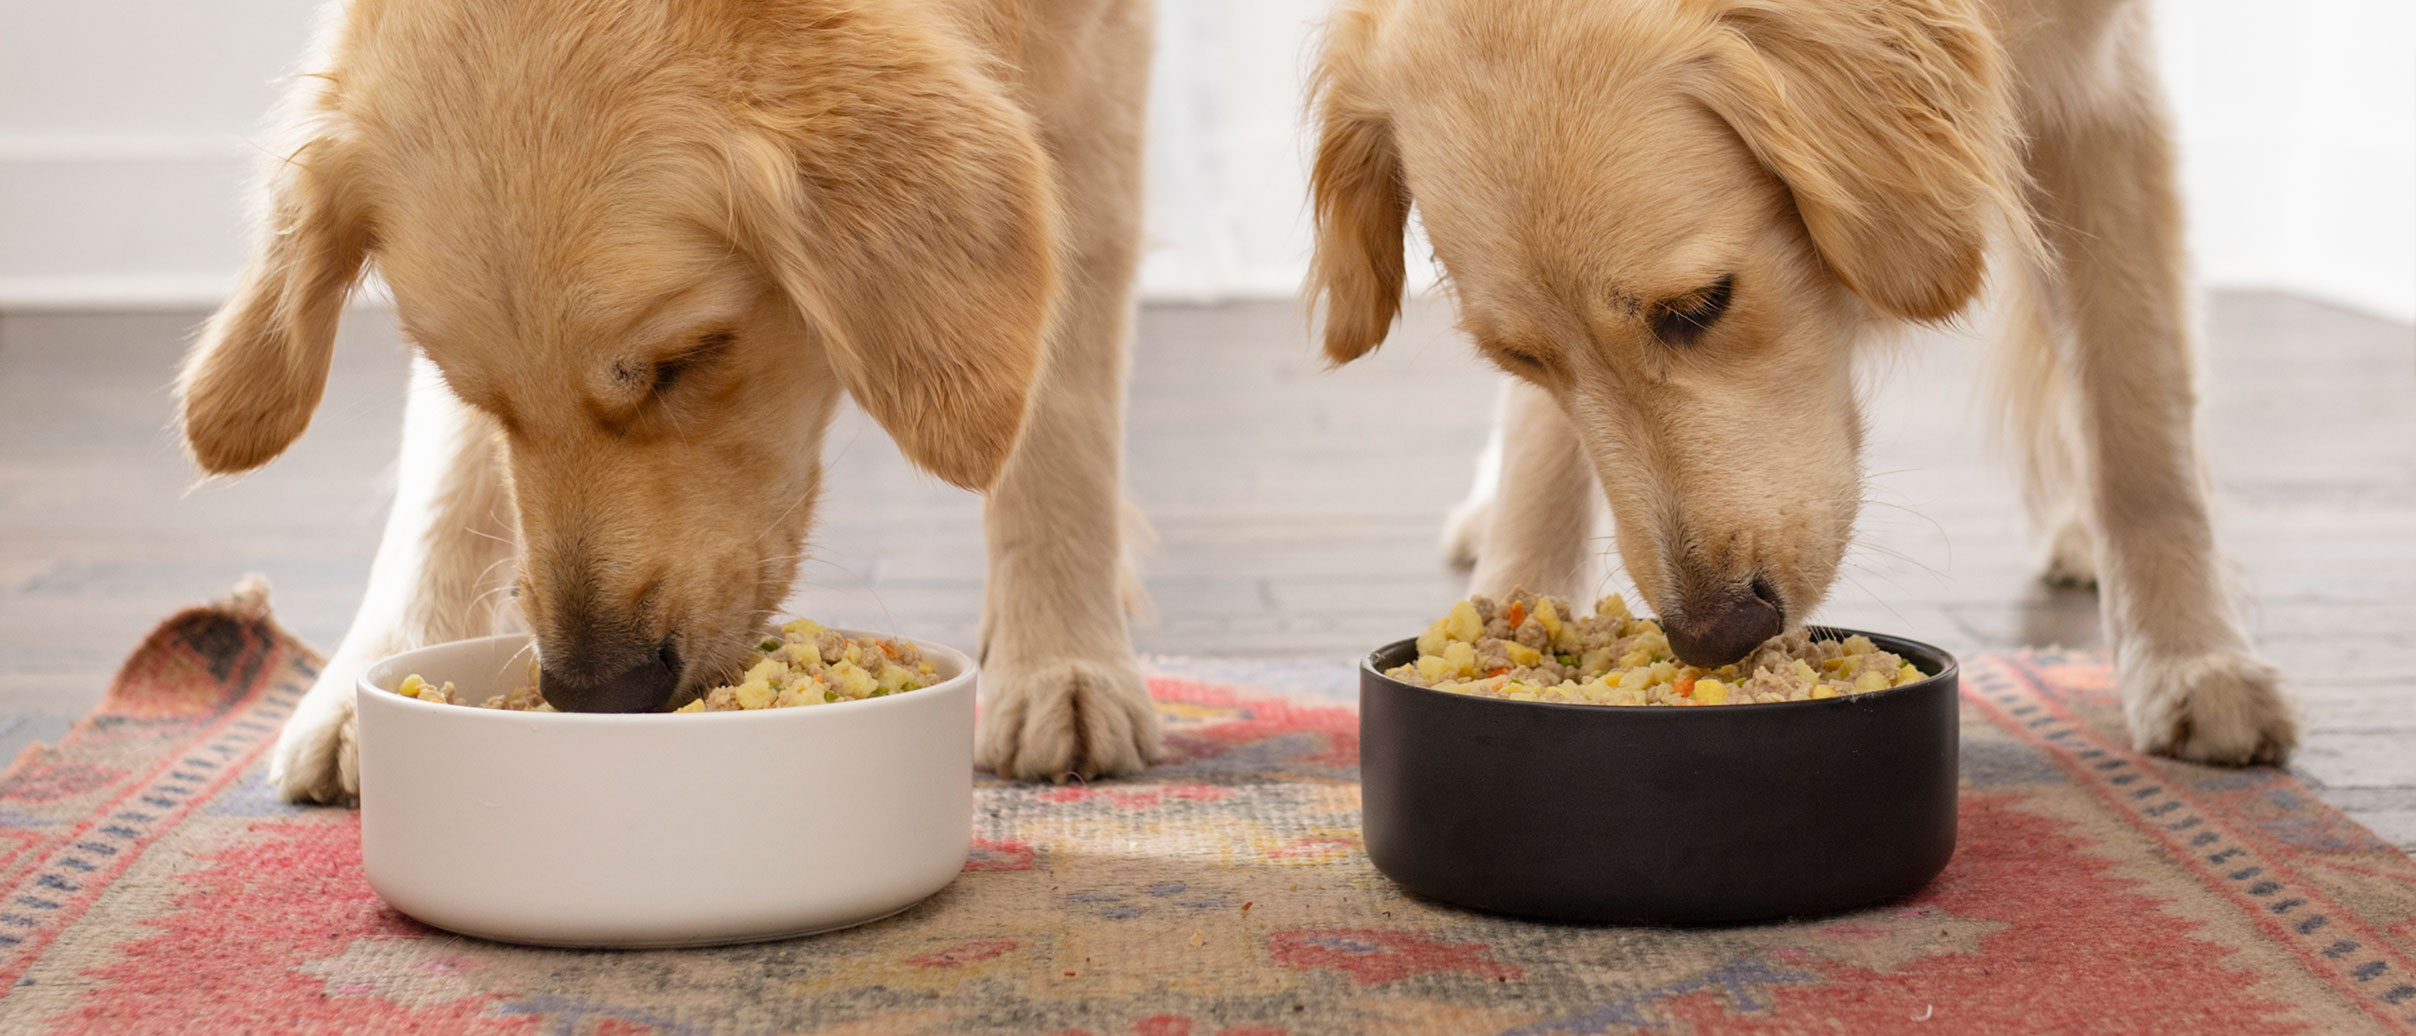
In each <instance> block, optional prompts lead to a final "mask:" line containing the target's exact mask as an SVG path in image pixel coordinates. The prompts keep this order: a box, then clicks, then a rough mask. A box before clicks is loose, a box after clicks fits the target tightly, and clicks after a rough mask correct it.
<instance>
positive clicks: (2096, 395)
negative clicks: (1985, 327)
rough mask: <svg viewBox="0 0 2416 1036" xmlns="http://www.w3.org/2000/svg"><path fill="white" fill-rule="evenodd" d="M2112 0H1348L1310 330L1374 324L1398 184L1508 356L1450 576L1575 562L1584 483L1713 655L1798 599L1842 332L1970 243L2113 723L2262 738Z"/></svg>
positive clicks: (2145, 100) (1468, 321)
mask: <svg viewBox="0 0 2416 1036" xmlns="http://www.w3.org/2000/svg"><path fill="white" fill-rule="evenodd" d="M2147 17H2148V11H2147V10H2146V4H2145V3H2144V2H2142V0H1620V2H1599V0H1346V2H1345V3H1344V4H1343V6H1342V7H1341V9H1340V10H1339V11H1338V13H1337V14H1336V15H1335V17H1334V20H1333V23H1332V25H1331V27H1330V31H1329V34H1328V38H1327V41H1326V44H1325V48H1324V52H1323V54H1322V57H1321V59H1320V63H1319V66H1318V69H1317V75H1316V80H1315V97H1314V99H1313V103H1314V109H1315V117H1316V120H1317V122H1318V134H1319V140H1318V146H1317V151H1316V162H1315V169H1314V172H1313V176H1312V180H1313V183H1312V188H1313V192H1314V196H1315V199H1314V201H1315V211H1316V221H1317V252H1316V261H1315V266H1314V272H1313V273H1312V277H1311V283H1310V290H1311V291H1312V293H1313V294H1314V295H1315V296H1317V297H1318V298H1320V299H1321V300H1322V305H1323V312H1324V328H1325V332H1324V344H1325V351H1326V353H1327V355H1328V356H1329V357H1330V358H1331V359H1332V360H1333V361H1334V362H1337V363H1340V362H1344V361H1348V360H1351V359H1354V358H1356V357H1358V356H1360V355H1362V354H1365V353H1366V352H1368V351H1369V350H1371V349H1374V348H1375V347H1376V346H1377V344H1378V343H1379V342H1381V341H1382V340H1383V339H1384V336H1385V334H1386V331H1387V329H1388V327H1389V326H1390V325H1391V323H1392V321H1393V318H1394V316H1395V314H1396V311H1397V309H1398V306H1399V301H1400V295H1401V290H1402V280H1403V233H1404V230H1405V227H1406V221H1407V219H1408V217H1409V214H1410V211H1411V208H1412V206H1413V205H1414V206H1415V207H1416V209H1417V211H1418V212H1419V214H1420V217H1421V220H1422V222H1423V224H1424V227H1425V230H1426V233H1427V236H1428V238H1429V239H1430V240H1431V241H1432V243H1433V246H1434V254H1435V256H1436V258H1437V260H1439V262H1440V263H1441V265H1442V267H1443V269H1444V271H1445V272H1446V275H1447V281H1448V284H1449V287H1450V290H1451V293H1452V295H1453V297H1454V298H1455V299H1456V302H1457V305H1458V310H1459V318H1460V324H1461V326H1462V328H1463V329H1464V330H1465V331H1466V332H1467V334H1468V335H1469V336H1470V337H1471V338H1472V339H1473V340H1474V341H1475V343H1476V346H1477V348H1478V349H1479V350H1480V351H1482V352H1483V354H1484V355H1485V356H1487V357H1488V358H1490V359H1492V360H1493V361H1494V362H1495V363H1496V364H1498V365H1499V366H1500V367H1501V368H1502V369H1503V370H1505V371H1507V372H1509V373H1510V374H1511V375H1513V376H1514V379H1515V380H1513V381H1512V382H1511V386H1512V387H1511V388H1509V389H1508V390H1507V391H1506V392H1505V395H1504V404H1503V417H1502V420H1503V428H1502V430H1501V431H1502V435H1501V437H1500V441H1501V442H1502V444H1503V449H1502V456H1501V458H1500V462H1499V469H1498V471H1499V484H1498V489H1495V490H1492V491H1491V492H1490V503H1489V504H1485V503H1482V502H1480V504H1479V506H1474V507H1464V508H1463V510H1462V512H1461V515H1460V518H1461V522H1460V527H1459V528H1458V529H1456V530H1454V532H1453V536H1454V537H1455V538H1457V539H1459V540H1461V541H1462V542H1463V543H1464V544H1465V545H1466V546H1467V547H1468V549H1469V550H1470V552H1472V553H1474V554H1475V556H1476V558H1477V570H1476V572H1475V574H1474V588H1475V589H1476V590H1479V591H1488V592H1498V591H1500V590H1503V589H1506V588H1508V587H1510V586H1511V585H1513V584H1521V583H1523V584H1525V585H1526V586H1528V587H1533V588H1539V589H1549V590H1553V591H1556V592H1566V591H1568V590H1570V589H1573V588H1574V586H1573V584H1574V582H1575V581H1576V579H1577V578H1578V576H1577V574H1578V572H1579V571H1580V569H1581V567H1582V565H1583V562H1584V560H1585V557H1584V551H1585V537H1586V534H1587V530H1588V527H1589V524H1590V522H1591V519H1592V514H1593V513H1594V505H1593V500H1595V499H1601V498H1604V497H1607V499H1608V502H1609V506H1610V511H1611V513H1612V515H1613V517H1614V519H1615V521H1616V524H1617V530H1618V544H1619V556H1620V558H1621V559H1622V560H1623V561H1624V562H1625V564H1626V568H1627V571H1628V573H1629V574H1630V575H1631V576H1632V577H1633V578H1634V579H1635V581H1636V583H1637V586H1638V588H1639V589H1640V590H1642V592H1643V593H1644V596H1645V597H1646V598H1647V599H1649V600H1650V601H1651V603H1652V605H1653V606H1654V608H1655V610H1657V611H1658V612H1659V613H1660V614H1661V616H1662V617H1663V619H1664V620H1665V621H1666V622H1667V624H1668V627H1669V631H1670V640H1671V643H1672V644H1673V645H1674V646H1675V647H1676V649H1677V651H1678V653H1679V654H1680V655H1681V656H1683V657H1684V658H1686V659H1687V660H1688V661H1692V662H1696V663H1698V664H1704V665H1715V664H1720V663H1725V662H1728V661H1732V660H1734V659H1736V658H1738V657H1741V656H1742V655H1744V654H1745V653H1746V652H1747V651H1748V650H1750V649H1751V648H1752V647H1754V645H1756V644H1757V643H1759V642H1760V641H1761V640H1762V639H1764V638H1765V637H1768V636H1769V635H1771V634H1773V633H1777V632H1779V631H1780V630H1781V629H1782V628H1784V627H1785V626H1787V625H1789V624H1797V623H1801V622H1802V621H1803V619H1804V617H1805V616H1806V615H1808V614H1809V613H1811V611H1812V610H1813V608H1814V607H1815V606H1817V605H1818V604H1819V603H1820V601H1821V599H1822V597H1823V596H1824V595H1825V594H1826V593H1827V591H1828V588H1829V585H1830V581H1831V580H1832V578H1834V576H1835V574H1836V571H1837V566H1838V561H1839V558H1840V556H1841V554H1842V553H1843V552H1844V550H1845V547H1846V544H1847V540H1848V538H1849V537H1850V536H1851V535H1852V533H1853V529H1854V522H1855V512H1856V508H1857V504H1858V501H1859V499H1860V495H1861V494H1860V479H1861V469H1860V463H1859V453H1860V447H1861V441H1862V424H1861V419H1860V417H1859V415H1858V413H1857V410H1856V406H1855V400H1854V394H1853V388H1852V383H1851V367H1852V363H1853V359H1854V355H1855V352H1856V350H1857V348H1858V347H1860V346H1862V345H1863V344H1864V343H1866V342H1867V341H1869V340H1870V339H1872V338H1874V337H1875V336H1877V335H1878V334H1879V333H1880V332H1882V331H1884V330H1885V329H1887V328H1888V327H1889V326H1890V325H1893V324H1899V323H1901V322H1906V321H1938V320H1944V319H1947V318H1949V317H1952V316H1953V315H1955V314H1957V313H1959V312H1961V311H1963V310H1964V309H1965V308H1966V307H1967V306H1968V305H1970V304H1971V303H1972V301H1973V299H1974V298H1975V297H1976V296H1977V295H1979V294H1980V292H1981V289H1982V286H1983V282H1984V281H1986V280H1990V279H1993V280H1994V281H1995V282H1996V284H1997V286H1998V288H1999V289H2000V291H2001V293H2002V295H2003V296H2004V299H2003V301H2004V303H2005V305H2004V307H2003V308H2004V310H2005V313H2006V317H2005V319H2006V321H2007V328H2006V331H2005V333H2004V334H2003V335H2002V361H2001V363H2000V367H2001V368H2002V370H2003V372H2004V374H2005V376H2004V377H2003V378H2002V379H2001V381H2000V383H1999V384H1998V385H1997V392H1998V395H1999V396H2000V398H2001V399H2002V401H2003V406H2004V409H2005V411H2006V414H2007V418H2008V424H2009V425H2010V426H2011V428H2012V429H2013V430H2014V432H2015V433H2016V438H2017V440H2018V441H2019V443H2020V444H2021V445H2022V446H2023V447H2024V450H2023V455H2024V472H2025V476H2026V477H2025V499H2026V502H2027V505H2028V510H2029V514H2030V517H2031V519H2032V520H2033V523H2034V525H2035V526H2036V528H2037V530H2038V531H2039V532H2040V533H2041V535H2042V536H2043V538H2044V540H2045V542H2046V543H2047V545H2048V550H2047V559H2048V560H2047V574H2048V575H2049V577H2050V578H2055V579H2062V580H2077V581H2087V580H2091V579H2094V580H2095V581H2096V582H2097V583H2098V585H2099V587H2100V589H2101V591H2102V594H2103V603H2104V614H2105V620H2106V624H2107V628H2108V632H2109V639H2110V642H2111V643H2112V644H2113V646H2114V651H2115V658H2116V664H2117V669H2118V676H2119V679H2120V682H2121V685H2122V688H2123V694H2124V701H2125V706H2126V710H2125V711H2126V713H2127V715H2128V718H2129V721H2130V726H2131V731H2132V735H2133V737H2134V739H2135V740H2136V741H2137V742H2138V744H2139V745H2140V746H2141V747H2142V748H2145V749H2150V750H2154V751H2158V752H2165V753H2169V754H2172V755H2176V756H2180V757H2182V758H2187V759H2196V760H2204V761H2209V762H2220V763H2249V762H2271V761H2277V760H2279V759H2281V758H2283V757H2284V756H2285V755H2286V754H2287V753H2288V752H2289V750H2290V748H2291V747H2292V745H2293V743H2294V741H2295V730H2294V724H2293V720H2292V716H2291V712H2290V710H2289V708H2288V707H2287V705H2286V703H2285V701H2284V699H2283V697H2282V695H2281V694H2280V692H2279V690H2278V687H2277V684H2278V681H2277V677H2276V674H2275V672H2274V670H2273V669H2272V668H2270V667H2268V666H2266V665H2265V664H2263V663H2262V662H2259V661H2258V660H2257V659H2256V658H2255V656H2254V655H2253V654H2252V653H2251V652H2250V649H2249V645H2248V642H2247V639H2246V638H2245V637H2244V636H2243V634H2242V632H2241V628H2240V625H2239V622H2238V620H2237V618H2236V617H2235V616H2234V615H2233V613H2232V607H2231V602H2230V599H2229V594H2228V592H2227V588H2226V587H2225V585H2224V580H2223V578H2222V576H2221V574H2220V568H2219V563H2218V557H2217V552H2216V549H2215V544H2214V541H2213V536H2212V534H2211V532H2210V529H2209V523H2208V519H2207V505H2206V491H2205V487H2204V485H2203V479H2202V476H2201V474H2200V466H2199V457H2198V449H2197V440H2196V437H2195V435H2194V434H2193V432H2192V427H2191V420H2192V411H2193V409H2194V406H2195V400H2194V395H2193V389H2192V384H2191V381H2192V373H2191V372H2192V361H2191V351H2192V350H2191V338H2192V335H2193V331H2192V328H2191V313H2190V307H2189V304H2188V301H2187V285H2186V275H2185V270H2184V262H2183V251H2182V240H2181V231H2182V227H2181V218H2180V206H2179V204H2178V203H2177V200H2176V198H2175V194H2174V183H2173V158H2172V145H2171V141H2170V139H2169V134H2168V130H2167V123H2166V116H2165V113H2164V102H2163V99H2162V95H2161V92H2160V89H2159V86H2158V84H2157V82H2156V79H2155V75H2154V73H2153V70H2152V69H2151V68H2150V66H2149V63H2148V58H2149V55H2150V52H2151V50H2152V46H2151V40H2150V38H2149V34H2148V25H2147ZM2034 228H2035V229H2034ZM1991 255H1994V256H1995V257H1996V262H1995V265H1994V268H1993V271H1992V269H1991V265H1990V262H1989V259H1990V256H1991ZM1992 272H1993V274H1994V276H1993V278H1991V277H1990V276H1989V275H1990V274H1991V273H1992ZM1598 490H1599V492H1600V494H1601V496H1600V497H1597V496H1596V493H1597V491H1598ZM1484 491H1485V490H1483V489H1482V488H1481V489H1480V492H1484Z"/></svg>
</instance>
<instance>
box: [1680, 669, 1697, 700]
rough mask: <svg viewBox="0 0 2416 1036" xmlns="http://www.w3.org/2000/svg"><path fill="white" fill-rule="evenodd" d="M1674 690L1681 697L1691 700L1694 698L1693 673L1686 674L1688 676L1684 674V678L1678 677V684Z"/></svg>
mask: <svg viewBox="0 0 2416 1036" xmlns="http://www.w3.org/2000/svg"><path fill="white" fill-rule="evenodd" d="M1676 690H1677V692H1678V693H1679V694H1680V695H1681V696H1684V697H1688V698H1692V697H1694V694H1695V674H1693V673H1688V674H1686V675H1685V676H1681V677H1679V678H1678V684H1677V687H1676Z"/></svg>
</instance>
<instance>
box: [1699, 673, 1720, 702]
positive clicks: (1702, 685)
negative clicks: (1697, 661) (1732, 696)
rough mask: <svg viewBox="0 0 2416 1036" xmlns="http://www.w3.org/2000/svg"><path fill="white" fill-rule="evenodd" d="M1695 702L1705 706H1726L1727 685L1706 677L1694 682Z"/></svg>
mask: <svg viewBox="0 0 2416 1036" xmlns="http://www.w3.org/2000/svg"><path fill="white" fill-rule="evenodd" d="M1695 700H1696V701H1699V702H1702V703H1703V704H1705V705H1726V704H1728V685H1727V684H1724V683H1721V682H1720V681H1718V680H1714V679H1712V678H1710V677H1708V676H1706V677H1703V678H1701V679H1699V680H1696V681H1695Z"/></svg>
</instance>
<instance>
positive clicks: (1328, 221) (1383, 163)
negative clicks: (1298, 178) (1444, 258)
mask: <svg viewBox="0 0 2416 1036" xmlns="http://www.w3.org/2000/svg"><path fill="white" fill-rule="evenodd" d="M1376 17H1377V14H1376V12H1375V11H1374V10H1373V9H1372V5H1368V4H1362V3H1354V4H1347V5H1344V6H1343V8H1342V9H1341V10H1339V11H1337V12H1336V13H1335V15H1334V19H1333V23H1332V25H1331V26H1329V28H1328V30H1327V36H1326V43H1325V48H1324V52H1323V53H1322V54H1320V55H1319V57H1318V61H1317V72H1316V78H1315V80H1314V82H1313V83H1312V84H1311V86H1310V97H1311V98H1312V100H1311V104H1312V105H1313V107H1314V113H1313V118H1314V119H1315V121H1316V124H1317V135H1318V140H1317V159H1316V162H1315V164H1314V165H1313V166H1312V167H1311V168H1310V171H1309V194H1310V197H1311V199H1312V201H1313V205H1314V212H1315V218H1316V221H1317V254H1316V257H1315V259H1314V260H1312V261H1311V264H1310V267H1309V283H1308V295H1309V299H1310V301H1311V303H1312V304H1313V305H1317V306H1318V307H1319V308H1321V309H1322V310H1323V311H1324V314H1325V355H1326V358H1327V359H1328V360H1331V361H1332V362H1334V363H1338V364H1340V363H1348V362H1350V361H1352V360H1355V359H1358V358H1359V357H1361V356H1364V355H1366V354H1367V352H1368V351H1369V350H1371V349H1374V348H1375V347H1376V346H1378V345H1380V344H1382V343H1383V341H1384V336H1385V334H1386V333H1387V332H1388V331H1390V330H1391V328H1392V323H1393V318H1394V317H1396V316H1398V315H1399V314H1400V312H1401V285H1402V280H1403V265H1402V251H1403V249H1404V248H1405V247H1406V242H1405V241H1404V239H1403V235H1404V234H1405V233H1406V232H1407V231H1408V229H1409V203H1410V199H1409V183H1408V181H1407V180H1406V179H1405V178H1404V177H1403V174H1402V171H1401V153H1400V150H1399V149H1398V148H1397V147H1396V146H1395V145H1394V142H1393V130H1392V122H1391V119H1390V117H1389V116H1388V115H1387V114H1386V112H1385V111H1384V109H1383V108H1382V107H1381V106H1380V105H1379V104H1377V103H1376V101H1375V98H1374V97H1373V91H1374V89H1375V87H1374V84H1372V83H1370V82H1368V76H1369V72H1370V69H1369V68H1368V65H1369V63H1370V61H1371V60H1372V56H1371V55H1370V53H1369V49H1370V44H1371V43H1372V37H1373V36H1374V35H1375V28H1376V26H1375V21H1376Z"/></svg>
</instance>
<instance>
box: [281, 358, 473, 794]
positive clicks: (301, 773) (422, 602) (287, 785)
mask: <svg viewBox="0 0 2416 1036" xmlns="http://www.w3.org/2000/svg"><path fill="white" fill-rule="evenodd" d="M502 463H503V458H502V455H501V450H500V449H499V447H498V446H497V444H496V429H495V425H494V421H493V420H492V419H491V418H488V417H486V416H485V415H483V414H480V413H478V412H476V411H474V410H471V409H470V408H469V407H467V406H465V405H463V404H462V402H461V401H460V400H459V399H458V398H456V397H455V396H454V395H453V392H452V390H451V389H448V388H446V387H445V384H444V379H443V378H442V377H440V376H439V375H438V374H437V373H436V368H435V367H434V366H433V365H431V364H429V363H428V362H427V361H426V360H424V359H421V360H414V361H413V363H412V368H411V387H410V395H409V398H408V400H407V402H405V404H404V407H403V451H402V460H401V463H400V473H399V475H398V477H397V479H396V485H395V491H394V508H393V510H392V511H391V512H390V513H389V514H388V516H387V519H386V532H385V535H384V536H383V537H382V538H381V539H380V540H379V542H378V551H377V559H376V560H375V561H373V562H371V564H370V566H369V589H368V591H367V592H366V593H365V594H364V595H363V597H362V599H361V609H360V612H359V613H358V614H356V615H355V616H354V617H353V620H352V628H351V629H350V630H349V631H348V632H346V633H345V634H344V640H343V642H342V643H341V644H339V645H338V646H337V647H336V651H335V654H334V655H333V656H331V657H330V658H329V659H328V660H327V665H326V668H324V669H322V670H321V671H320V673H319V677H318V680H317V681H316V682H314V683H313V684H312V685H311V688H310V690H309V692H307V693H305V694H304V695H303V696H302V701H301V703H300V704H298V705H296V706H295V707H294V714H293V715H292V716H290V717H288V718H287V719H286V721H285V729H284V731H283V732H281V733H280V734H279V735H278V737H277V748H276V751H275V753H274V754H273V755H271V756H270V757H269V782H270V783H271V784H272V785H274V786H275V787H276V788H277V790H278V792H279V793H280V794H282V795H284V796H285V797H286V798H287V799H290V800H293V801H297V802H300V801H317V802H340V801H344V800H347V799H349V798H351V797H352V796H354V795H356V794H358V793H359V791H360V769H359V757H358V754H357V750H356V748H355V746H354V742H353V699H354V681H355V680H357V679H359V677H360V674H361V670H362V669H364V668H367V667H368V666H369V664H370V663H372V662H375V661H377V660H378V659H379V658H382V657H384V656H386V655H390V654H393V653H394V652H397V651H404V650H408V649H410V648H414V647H419V646H422V645H425V644H431V643H436V642H439V641H444V640H454V639H459V638H462V637H472V636H480V635H484V634H489V633H495V632H499V627H500V626H501V625H503V624H504V623H505V622H507V621H509V617H510V616H512V615H516V614H517V609H515V608H514V607H513V606H512V602H511V600H510V598H509V596H508V595H507V594H506V593H505V592H504V590H505V588H506V587H508V586H509V585H510V583H511V580H512V578H513V572H512V571H511V563H512V559H513V557H514V554H515V550H514V546H513V543H514V540H513V537H514V535H515V528H516V526H515V523H514V522H513V521H512V517H511V501H510V498H509V496H508V493H507V490H506V489H505V487H504V480H503V474H502V468H501V465H502ZM428 675H429V676H430V677H431V678H441V676H442V674H435V673H431V674H428Z"/></svg>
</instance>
